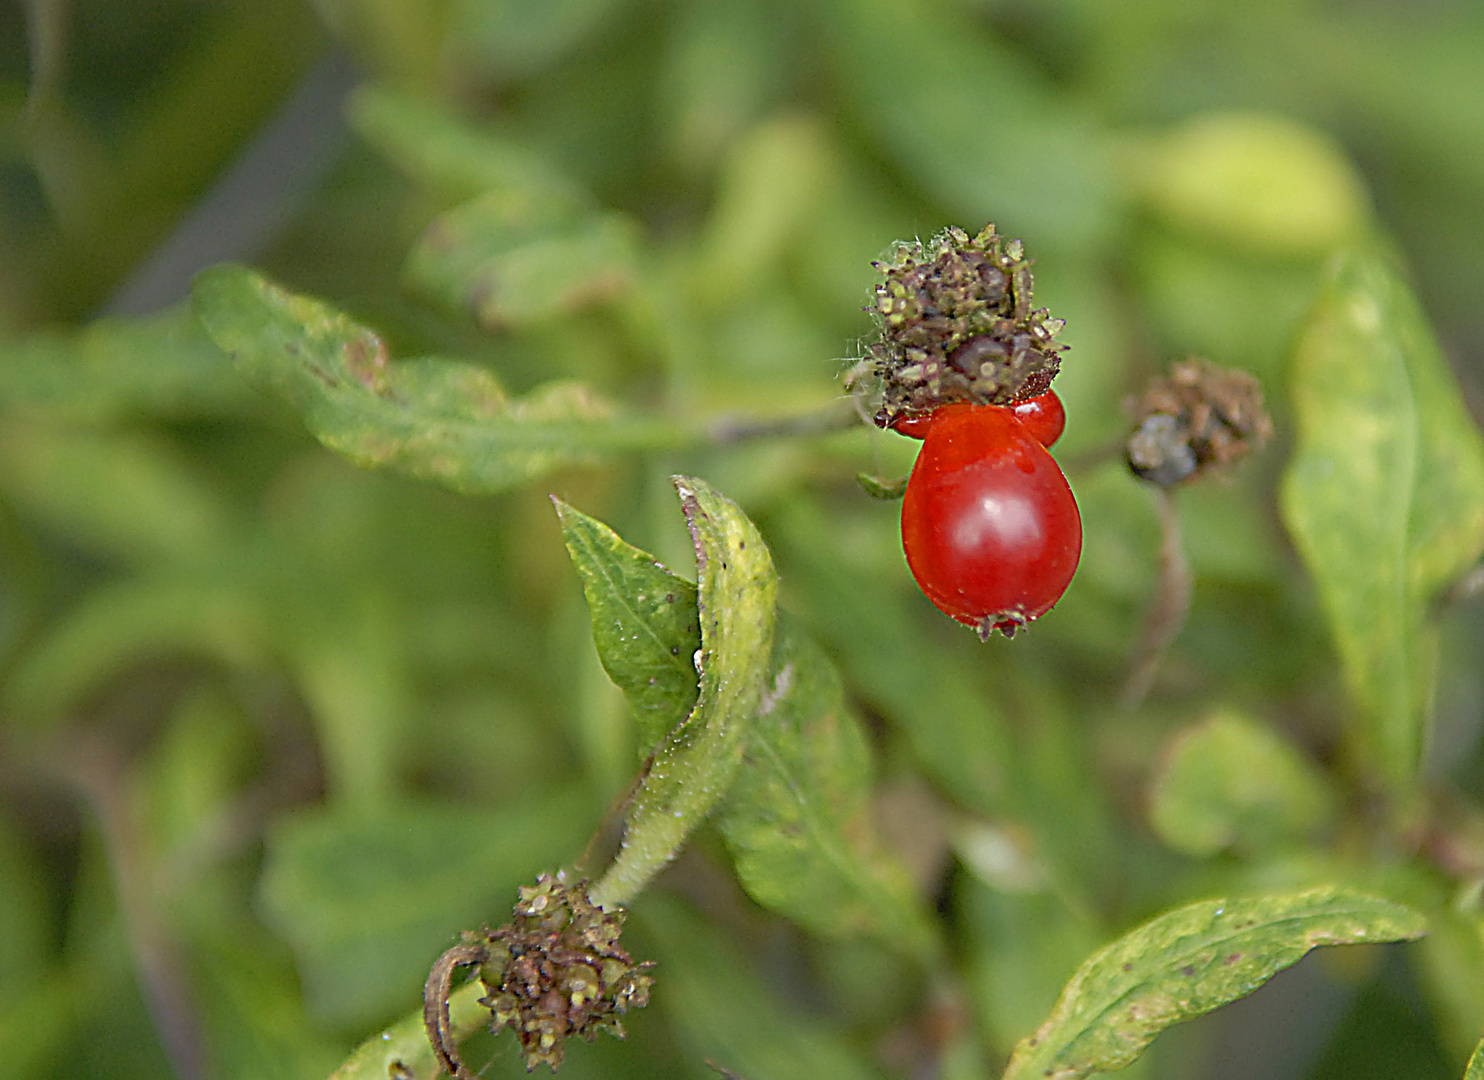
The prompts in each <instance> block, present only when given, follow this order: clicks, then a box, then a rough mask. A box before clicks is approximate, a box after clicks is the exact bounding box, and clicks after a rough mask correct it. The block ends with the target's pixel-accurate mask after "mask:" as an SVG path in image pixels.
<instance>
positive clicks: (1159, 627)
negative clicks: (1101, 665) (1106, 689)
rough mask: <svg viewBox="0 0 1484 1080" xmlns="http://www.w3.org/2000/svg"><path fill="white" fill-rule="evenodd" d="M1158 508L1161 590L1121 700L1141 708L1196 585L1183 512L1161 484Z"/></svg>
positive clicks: (1125, 705) (1157, 490) (1146, 621)
mask: <svg viewBox="0 0 1484 1080" xmlns="http://www.w3.org/2000/svg"><path fill="white" fill-rule="evenodd" d="M1154 491H1155V500H1154V505H1155V508H1156V509H1157V510H1158V511H1159V532H1160V545H1159V591H1158V592H1157V593H1156V594H1155V597H1154V604H1153V606H1151V607H1150V609H1149V615H1148V617H1147V618H1146V619H1145V622H1144V636H1143V638H1142V640H1140V642H1139V648H1138V651H1137V652H1135V653H1134V659H1133V663H1132V664H1131V665H1130V667H1129V674H1128V681H1127V682H1125V683H1124V684H1123V693H1122V694H1120V695H1119V703H1120V704H1121V705H1122V706H1123V707H1124V708H1125V709H1130V710H1132V709H1137V708H1138V707H1139V706H1140V705H1142V704H1143V703H1144V699H1145V698H1146V697H1148V696H1149V691H1150V689H1151V688H1152V687H1153V686H1154V678H1155V676H1156V675H1158V674H1159V666H1160V664H1161V663H1163V662H1164V658H1165V654H1166V653H1167V652H1169V650H1170V645H1171V644H1172V643H1173V642H1174V640H1175V638H1176V636H1177V635H1178V634H1179V633H1180V628H1181V627H1182V626H1184V625H1185V616H1186V615H1187V614H1189V613H1190V594H1191V590H1192V588H1193V586H1194V584H1195V582H1194V579H1193V578H1192V576H1191V573H1190V560H1189V559H1187V558H1186V556H1185V542H1184V539H1183V538H1182V536H1181V532H1180V514H1179V511H1178V509H1177V507H1176V506H1175V496H1174V495H1172V494H1171V493H1170V489H1169V488H1165V487H1157V488H1155V489H1154Z"/></svg>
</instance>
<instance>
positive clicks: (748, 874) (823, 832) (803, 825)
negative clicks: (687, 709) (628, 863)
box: [720, 615, 936, 956]
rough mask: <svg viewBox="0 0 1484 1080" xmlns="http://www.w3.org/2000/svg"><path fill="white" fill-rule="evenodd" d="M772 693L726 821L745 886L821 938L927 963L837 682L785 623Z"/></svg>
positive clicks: (924, 936) (862, 746)
mask: <svg viewBox="0 0 1484 1080" xmlns="http://www.w3.org/2000/svg"><path fill="white" fill-rule="evenodd" d="M767 686H768V688H767V691H766V692H765V693H764V695H763V699H762V705H761V708H760V709H759V710H758V717H757V720H756V721H755V722H754V724H753V729H752V734H751V736H750V737H749V739H748V744H747V755H746V757H745V758H744V759H743V763H742V768H741V770H740V771H739V772H738V774H737V779H736V781H735V782H734V783H733V785H732V790H731V792H730V794H729V795H728V797H727V802H726V803H725V805H724V808H723V811H722V813H721V815H720V825H721V831H722V835H723V836H724V837H725V838H726V841H727V846H728V847H729V848H730V849H731V852H732V858H733V859H734V860H735V862H736V865H737V874H738V876H739V877H740V878H741V880H742V884H743V886H744V887H745V888H746V889H747V891H748V892H749V893H751V894H752V897H753V899H755V900H757V901H758V903H760V904H763V905H765V906H767V907H770V908H773V909H774V910H775V911H779V912H782V913H783V914H784V915H787V916H788V917H789V918H791V919H794V920H796V921H797V922H799V923H801V924H802V925H804V926H805V927H807V928H808V929H810V930H811V931H813V932H815V933H818V934H822V935H825V936H829V937H838V936H843V935H853V934H869V935H871V936H873V937H876V938H878V939H880V940H881V941H883V942H885V943H887V944H888V945H890V946H892V947H893V948H895V949H899V950H901V951H904V952H907V953H909V954H913V955H917V956H924V955H926V954H930V953H931V952H933V950H934V949H935V947H936V942H935V941H934V937H933V930H932V928H931V927H930V926H929V924H928V922H927V920H926V919H925V918H924V916H923V914H922V912H921V910H920V909H919V908H918V906H917V905H916V902H915V900H914V898H913V896H912V889H911V885H910V883H909V882H908V881H907V879H906V876H905V874H904V873H903V872H902V871H901V869H900V868H899V867H897V866H896V865H895V863H894V861H893V860H892V859H891V858H890V857H889V856H888V855H887V854H886V853H885V851H883V850H882V849H881V848H880V847H878V846H877V844H876V843H875V836H874V830H873V828H872V824H871V806H870V790H871V760H870V750H869V748H868V746H867V744H866V739H865V735H864V733H863V732H862V731H861V729H860V724H859V721H857V720H856V718H855V716H854V715H852V714H851V712H850V711H849V710H848V709H847V708H846V707H845V702H844V695H843V691H842V689H841V686H840V677H839V675H838V674H836V672H835V668H834V665H833V664H831V663H830V662H829V660H828V659H827V658H826V657H825V655H824V654H823V653H822V652H821V651H820V650H819V647H818V646H817V645H815V644H814V642H813V641H811V640H810V639H809V638H808V637H807V636H806V635H805V634H804V633H803V632H802V631H801V630H800V629H799V628H798V627H797V626H796V625H795V624H794V622H793V620H791V619H789V618H787V617H785V616H782V615H780V617H779V620H778V627H777V632H776V634H775V637H774V641H773V659H772V663H771V665H770V667H769V671H768V684H767Z"/></svg>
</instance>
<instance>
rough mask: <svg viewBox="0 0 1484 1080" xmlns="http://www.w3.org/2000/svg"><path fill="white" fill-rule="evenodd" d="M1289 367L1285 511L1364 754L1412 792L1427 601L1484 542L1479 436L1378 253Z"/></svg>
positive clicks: (1348, 268) (1331, 296) (1314, 318)
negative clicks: (1291, 439)
mask: <svg viewBox="0 0 1484 1080" xmlns="http://www.w3.org/2000/svg"><path fill="white" fill-rule="evenodd" d="M1292 378H1293V395H1294V403H1295V408H1296V413H1297V421H1298V445H1297V447H1296V449H1295V451H1294V455H1293V459H1292V461H1291V462H1290V463H1289V466H1288V471H1287V473H1286V475H1285V477H1284V482H1283V489H1282V509H1283V515H1284V519H1285V521H1286V523H1287V525H1288V529H1289V532H1290V533H1291V534H1292V535H1293V538H1294V541H1295V543H1296V545H1297V546H1298V549H1299V551H1300V552H1301V554H1302V555H1303V557H1304V560H1305V562H1306V563H1307V564H1308V566H1309V571H1310V573H1311V574H1313V576H1314V579H1315V581H1316V582H1317V584H1318V587H1319V595H1320V598H1321V600H1322V601H1323V604H1324V609H1325V613H1326V615H1327V617H1328V621H1329V625H1330V631H1331V633H1332V634H1333V636H1334V641H1335V645H1336V649H1337V651H1338V653H1339V656H1340V660H1341V663H1342V666H1343V669H1344V673H1345V677H1346V682H1347V684H1348V686H1349V688H1350V691H1351V693H1352V695H1353V697H1354V699H1355V702H1356V704H1357V706H1358V707H1359V711H1360V718H1359V723H1358V724H1357V725H1356V727H1355V729H1354V737H1355V742H1356V744H1357V749H1358V751H1359V754H1360V758H1361V760H1362V761H1363V762H1364V763H1365V765H1366V766H1367V767H1368V769H1369V770H1370V772H1371V774H1372V776H1373V777H1374V778H1375V779H1378V780H1380V781H1381V782H1382V783H1383V784H1384V785H1385V786H1386V787H1388V788H1390V789H1391V790H1393V791H1397V792H1400V791H1405V790H1407V789H1409V788H1410V786H1411V785H1412V783H1413V782H1414V780H1415V777H1416V773H1417V769H1418V766H1419V764H1420V760H1421V754H1422V747H1423V743H1424V741H1425V735H1426V708H1427V701H1428V698H1429V697H1430V693H1431V678H1432V673H1431V663H1432V659H1433V653H1434V647H1435V642H1434V640H1433V633H1432V632H1431V628H1430V627H1428V626H1427V625H1426V623H1425V617H1426V615H1427V609H1428V605H1429V604H1430V602H1431V601H1432V599H1433V595H1432V594H1433V593H1434V591H1435V590H1437V589H1439V588H1440V587H1442V586H1444V585H1446V584H1447V583H1448V582H1449V581H1451V580H1452V579H1453V578H1455V577H1456V576H1458V575H1459V574H1461V573H1462V572H1463V571H1464V569H1465V568H1466V567H1467V566H1468V565H1469V564H1470V563H1472V562H1473V561H1474V560H1475V559H1477V558H1478V557H1479V553H1480V552H1481V550H1484V442H1481V439H1480V436H1479V432H1478V430H1477V429H1476V428H1475V427H1474V425H1473V423H1472V422H1471V421H1470V420H1469V418H1468V415H1467V413H1466V412H1465V411H1464V408H1463V405H1462V401H1461V398H1460V396H1459V392H1458V390H1457V387H1456V385H1455V384H1454V382H1453V379H1452V376H1451V375H1450V373H1449V372H1448V369H1447V366H1446V363H1445V362H1444V360H1443V358H1442V356H1441V354H1440V353H1439V352H1438V349H1437V346H1436V344H1435V343H1434V342H1433V340H1432V337H1431V334H1430V331H1429V330H1428V327H1427V323H1426V321H1425V319H1424V317H1423V315H1422V313H1421V311H1420V310H1419V308H1418V306H1417V303H1416V301H1415V300H1414V299H1413V298H1412V296H1411V294H1410V292H1409V291H1408V289H1407V287H1406V286H1405V284H1403V283H1402V281H1400V280H1399V279H1398V277H1397V276H1396V274H1395V272H1394V271H1393V270H1392V269H1391V268H1390V267H1389V266H1388V265H1387V263H1386V262H1385V261H1383V260H1382V259H1381V258H1380V257H1378V256H1376V255H1374V254H1368V253H1360V252H1355V253H1350V254H1348V255H1346V256H1344V257H1343V258H1339V259H1337V260H1336V261H1335V262H1334V264H1333V265H1332V266H1331V268H1330V269H1329V272H1328V277H1327V280H1326V281H1325V283H1324V286H1323V288H1322V289H1321V292H1320V295H1319V298H1318V300H1317V302H1316V304H1315V307H1314V310H1313V312H1312V313H1311V315H1310V317H1309V320H1308V323H1307V325H1306V327H1305V328H1304V331H1303V333H1302V334H1301V336H1300V339H1299V342H1298V346H1297V351H1296V353H1295V356H1294V360H1293V376H1292Z"/></svg>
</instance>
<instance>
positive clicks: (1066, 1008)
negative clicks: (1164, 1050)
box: [1005, 888, 1425, 1080]
mask: <svg viewBox="0 0 1484 1080" xmlns="http://www.w3.org/2000/svg"><path fill="white" fill-rule="evenodd" d="M1424 930H1425V921H1424V919H1423V917H1422V916H1421V915H1420V914H1419V913H1417V912H1416V911H1413V910H1412V909H1410V908H1407V907H1403V906H1402V905H1400V904H1395V903H1392V902H1391V901H1389V900H1383V899H1381V898H1379V897H1375V896H1368V895H1366V894H1364V893H1357V892H1350V891H1348V890H1343V889H1336V888H1319V889H1308V890H1304V891H1302V892H1295V893H1279V894H1275V895H1268V896H1255V897H1246V898H1242V899H1235V900H1203V901H1201V902H1199V903H1195V904H1189V905H1187V906H1185V907H1182V908H1176V909H1175V910H1174V911H1170V912H1167V913H1165V914H1164V915H1160V916H1159V917H1157V918H1155V919H1151V920H1150V921H1149V922H1147V923H1145V924H1144V925H1143V926H1140V927H1137V928H1136V929H1134V930H1131V931H1130V932H1129V933H1127V934H1125V935H1124V936H1123V937H1121V938H1119V939H1118V940H1117V941H1114V942H1113V943H1112V944H1110V945H1107V946H1106V947H1104V948H1103V949H1101V950H1099V951H1098V952H1096V953H1094V954H1093V955H1092V956H1091V957H1089V958H1088V959H1087V960H1086V961H1085V962H1084V963H1083V964H1082V966H1081V967H1080V968H1078V969H1077V971H1076V973H1075V974H1074V975H1073V976H1072V978H1071V980H1070V981H1069V982H1068V983H1067V985H1066V988H1065V989H1064V990H1063V991H1062V995H1061V998H1060V999H1059V1000H1058V1001H1057V1003H1056V1006H1055V1007H1054V1008H1053V1009H1052V1010H1051V1015H1050V1017H1048V1018H1047V1020H1046V1022H1045V1023H1044V1024H1042V1025H1041V1027H1040V1029H1039V1030H1037V1031H1036V1032H1035V1033H1034V1034H1033V1035H1031V1036H1029V1037H1028V1038H1025V1039H1022V1040H1021V1042H1020V1044H1019V1045H1018V1046H1017V1047H1016V1048H1015V1053H1014V1055H1013V1056H1012V1057H1011V1059H1010V1066H1009V1068H1008V1069H1006V1070H1005V1080H1043V1078H1049V1080H1075V1078H1077V1077H1083V1076H1086V1075H1088V1074H1089V1073H1092V1072H1107V1071H1109V1070H1112V1069H1119V1068H1122V1067H1123V1066H1125V1065H1127V1064H1129V1063H1130V1062H1132V1061H1133V1060H1134V1059H1135V1058H1137V1057H1138V1056H1139V1055H1140V1054H1141V1053H1142V1052H1143V1051H1144V1048H1145V1047H1146V1046H1148V1045H1149V1043H1150V1042H1151V1041H1153V1039H1154V1037H1155V1036H1156V1035H1158V1034H1159V1033H1160V1032H1161V1031H1163V1030H1164V1029H1165V1028H1167V1027H1169V1026H1170V1025H1171V1024H1177V1023H1179V1022H1180V1021H1182V1020H1189V1019H1192V1018H1194V1017H1196V1016H1200V1015H1201V1014H1202V1013H1207V1012H1210V1011H1211V1010H1212V1009H1215V1008H1218V1007H1219V1006H1221V1005H1225V1004H1227V1003H1228V1002H1230V1001H1235V1000H1236V999H1237V998H1239V997H1243V996H1244V995H1246V994H1250V993H1251V992H1252V991H1253V990H1256V989H1257V988H1258V987H1259V986H1261V985H1262V984H1263V983H1265V982H1267V980H1268V979H1270V978H1272V977H1273V976H1274V975H1276V974H1277V973H1278V972H1279V971H1281V970H1283V969H1284V968H1286V967H1288V966H1289V965H1291V964H1293V963H1295V962H1297V961H1298V960H1299V959H1300V958H1301V957H1302V956H1303V955H1304V954H1305V953H1307V952H1308V951H1309V950H1310V949H1312V948H1314V947H1315V946H1316V945H1355V944H1362V943H1367V942H1383V941H1410V940H1412V939H1414V938H1418V937H1421V936H1422V934H1423V933H1424Z"/></svg>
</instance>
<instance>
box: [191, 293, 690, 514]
mask: <svg viewBox="0 0 1484 1080" xmlns="http://www.w3.org/2000/svg"><path fill="white" fill-rule="evenodd" d="M192 302H193V304H194V306H195V310H196V314H197V315H198V317H199V318H200V319H201V322H202V323H203V324H204V325H205V327H206V331H207V333H208V334H209V335H210V336H211V338H212V340H213V341H215V342H216V343H217V345H218V346H219V347H220V348H222V349H223V350H224V351H225V352H226V353H227V354H228V355H229V356H231V357H232V361H233V363H234V364H235V365H236V367H237V370H238V371H239V372H241V373H242V375H243V376H245V377H246V378H248V379H249V380H251V381H252V382H254V383H256V384H258V385H259V386H262V387H264V388H267V389H271V390H273V391H275V392H276V393H278V394H280V395H282V396H283V397H285V398H287V399H288V401H289V402H290V403H291V404H292V405H293V406H294V407H295V408H296V409H297V410H298V411H299V412H300V413H301V414H302V416H303V418H304V422H305V424H306V425H307V426H308V428H309V430H310V432H311V433H312V434H313V435H314V437H315V438H317V439H318V440H319V441H320V442H322V443H323V444H324V445H325V446H327V447H329V448H330V449H332V450H335V451H336V452H338V453H341V454H343V455H345V456H346V457H348V458H350V459H351V460H352V461H354V462H355V463H356V464H358V465H362V466H365V467H368V468H372V467H374V468H388V469H392V470H395V471H398V472H404V473H409V474H411V475H413V476H416V477H419V478H422V479H429V480H436V481H438V482H440V483H443V484H446V485H448V486H449V487H452V488H454V489H456V490H459V491H468V492H490V491H500V490H503V489H505V488H509V487H513V486H515V485H518V484H521V483H524V482H526V481H527V480H530V479H533V478H535V477H537V476H540V475H542V474H543V473H545V472H548V471H549V470H551V469H554V468H556V467H558V466H561V465H570V464H592V463H595V462H598V461H601V460H603V459H604V458H605V457H607V456H608V455H611V454H614V453H618V452H622V451H626V450H636V449H644V448H650V449H653V448H664V447H675V446H680V445H684V444H685V443H687V442H688V441H690V439H691V436H690V434H689V433H687V432H686V431H685V430H684V429H682V428H680V427H678V426H675V425H672V424H669V423H665V422H661V421H652V420H643V419H639V418H633V417H626V416H624V415H622V414H621V413H619V412H618V411H617V410H616V409H614V407H613V406H611V405H609V404H608V403H606V402H604V401H602V400H601V399H599V398H598V397H597V396H596V395H595V394H593V393H592V392H591V391H589V390H588V389H587V388H586V387H583V386H580V385H577V384H572V383H551V384H547V385H546V386H545V387H541V388H538V389H536V390H534V391H532V392H531V393H530V394H529V395H527V396H526V397H524V398H520V399H510V398H507V397H506V396H505V393H504V391H503V390H502V389H501V387H500V386H499V384H498V383H497V382H496V381H495V379H494V377H493V376H491V375H490V374H489V373H488V372H487V371H485V370H484V369H483V368H479V367H476V366H474V365H472V364H463V363H456V362H453V361H447V360H435V359H419V360H409V361H406V362H402V363H397V362H394V361H393V360H392V359H391V358H390V356H389V355H388V352H387V348H386V345H385V343H384V342H383V341H382V340H381V338H380V337H378V336H377V335H376V334H375V333H373V332H372V331H371V330H369V329H368V328H366V327H364V326H361V325H360V324H358V323H356V322H355V321H354V320H352V319H351V318H349V317H348V316H347V315H345V314H343V313H341V312H339V311H336V310H335V309H334V308H332V307H330V306H329V305H327V304H324V303H322V302H320V301H318V300H314V299H312V298H310V297H307V296H298V295H295V294H293V293H290V292H287V291H285V290H284V289H281V288H279V287H278V286H276V285H274V284H272V283H271V282H269V281H268V280H266V279H265V278H263V277H261V276H260V275H258V274H255V273H253V272H252V271H250V270H247V269H245V268H243V267H240V266H232V265H223V266H217V267H213V268H212V269H210V270H207V271H205V272H203V273H202V274H201V275H200V276H199V277H197V279H196V283H195V286H194V288H193V290H192Z"/></svg>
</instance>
